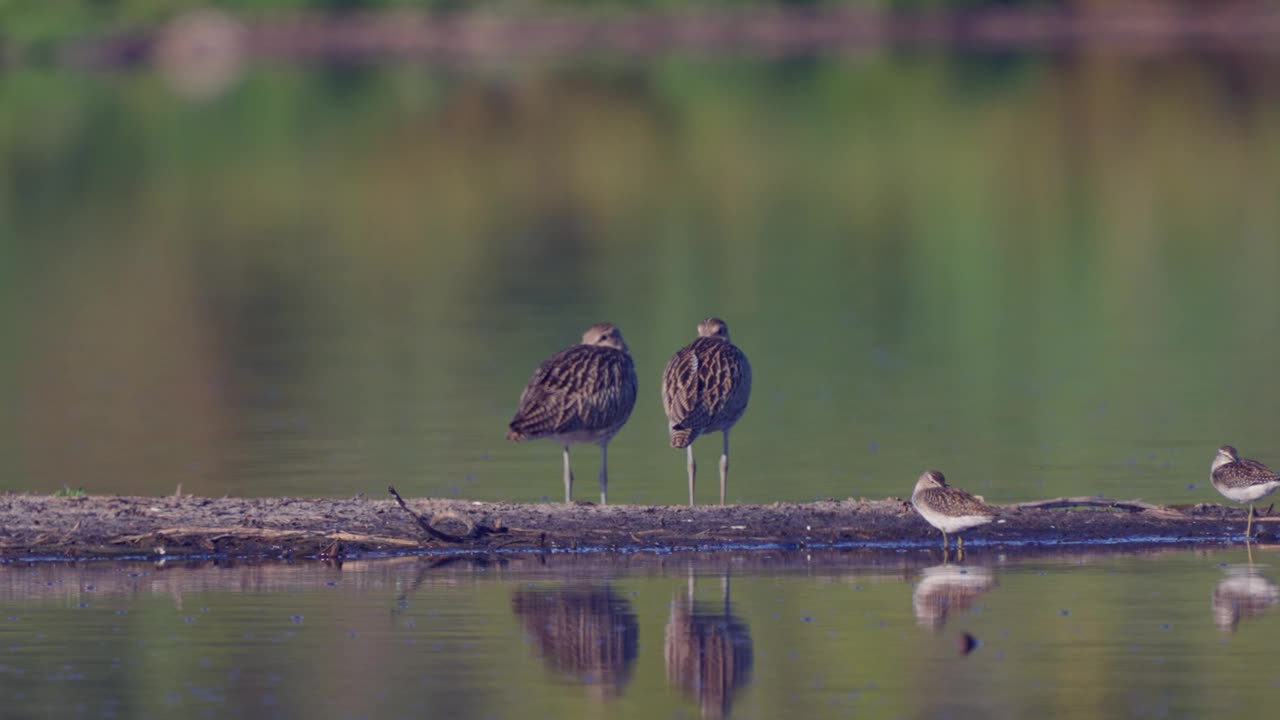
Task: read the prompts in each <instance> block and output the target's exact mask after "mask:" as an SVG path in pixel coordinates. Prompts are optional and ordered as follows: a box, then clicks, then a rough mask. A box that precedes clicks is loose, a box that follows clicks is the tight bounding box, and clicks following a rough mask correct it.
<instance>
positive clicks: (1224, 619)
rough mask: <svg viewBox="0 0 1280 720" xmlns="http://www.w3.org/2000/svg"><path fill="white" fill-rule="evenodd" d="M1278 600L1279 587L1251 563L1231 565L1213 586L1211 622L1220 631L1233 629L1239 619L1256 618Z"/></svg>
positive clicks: (1279, 600) (1231, 630)
mask: <svg viewBox="0 0 1280 720" xmlns="http://www.w3.org/2000/svg"><path fill="white" fill-rule="evenodd" d="M1277 602H1280V587H1277V586H1276V584H1275V583H1273V582H1271V581H1270V580H1268V579H1267V578H1265V577H1263V576H1262V574H1261V573H1259V572H1258V568H1256V567H1254V566H1253V565H1232V566H1230V567H1228V568H1227V569H1226V577H1224V578H1222V580H1219V581H1218V585H1217V586H1216V587H1214V589H1213V621H1214V622H1215V623H1216V624H1217V625H1218V629H1219V630H1222V631H1223V632H1235V631H1236V626H1237V625H1239V624H1240V621H1241V620H1244V619H1246V618H1252V617H1257V616H1259V615H1261V614H1263V613H1264V612H1266V611H1267V610H1268V609H1269V608H1270V607H1271V606H1272V605H1275V604H1276V603H1277Z"/></svg>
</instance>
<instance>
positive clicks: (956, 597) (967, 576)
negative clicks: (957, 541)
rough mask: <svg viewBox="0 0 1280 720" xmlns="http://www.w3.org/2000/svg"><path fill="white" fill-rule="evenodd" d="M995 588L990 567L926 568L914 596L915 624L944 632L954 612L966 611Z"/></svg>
mask: <svg viewBox="0 0 1280 720" xmlns="http://www.w3.org/2000/svg"><path fill="white" fill-rule="evenodd" d="M995 586H996V581H995V576H994V575H993V574H992V573H991V569H990V568H986V567H982V566H981V565H949V564H945V563H944V564H942V565H934V566H933V567H929V568H925V569H924V572H923V573H922V574H921V577H920V582H918V583H916V590H915V592H914V593H913V594H912V596H911V605H912V607H913V608H914V609H915V613H916V622H917V623H918V624H920V625H922V626H924V627H931V628H933V629H935V630H941V629H942V628H943V626H945V625H946V624H947V617H948V616H949V615H950V614H951V613H952V612H964V611H965V610H968V609H969V608H970V607H972V606H973V601H974V598H976V597H978V596H979V595H981V594H983V593H985V592H987V591H989V590H991V589H992V588H993V587H995Z"/></svg>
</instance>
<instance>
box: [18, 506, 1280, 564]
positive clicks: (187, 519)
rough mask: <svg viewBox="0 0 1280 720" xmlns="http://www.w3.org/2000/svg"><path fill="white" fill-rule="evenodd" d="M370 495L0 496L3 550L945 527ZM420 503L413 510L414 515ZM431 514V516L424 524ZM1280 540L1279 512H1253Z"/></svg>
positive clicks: (895, 518) (1193, 534)
mask: <svg viewBox="0 0 1280 720" xmlns="http://www.w3.org/2000/svg"><path fill="white" fill-rule="evenodd" d="M406 503H407V508H408V510H411V511H412V512H409V511H407V510H406V509H405V508H401V507H400V506H398V505H397V503H396V501H395V500H374V499H369V498H352V499H343V500H338V499H326V498H204V497H191V496H182V497H96V496H89V497H71V498H66V497H50V496H37V495H16V494H10V495H3V496H0V558H3V559H9V560H12V559H19V558H23V559H57V558H84V557H164V556H192V555H194V556H227V557H320V558H325V557H353V556H360V555H369V554H398V553H420V552H457V551H464V552H500V551H513V550H520V551H544V552H553V551H567V550H579V551H583V550H613V551H663V550H687V549H718V548H751V547H774V548H776V547H783V548H796V547H811V548H820V547H831V546H844V547H857V546H869V547H870V546H878V547H892V546H901V547H912V546H919V545H924V544H927V543H940V536H939V534H938V533H937V531H935V530H934V529H933V528H931V527H929V526H928V525H927V524H926V523H925V522H924V521H923V520H922V519H921V518H920V517H919V516H918V515H916V514H915V513H914V512H913V511H912V509H911V506H910V504H909V503H907V502H905V501H903V500H901V499H896V498H890V499H886V500H874V501H869V500H853V499H850V500H828V501H822V502H812V503H798V504H793V503H775V504H771V505H731V506H726V507H720V506H713V505H708V506H699V507H694V508H689V507H681V506H641V505H610V506H608V507H599V506H595V505H590V504H574V505H564V504H559V503H541V504H508V503H486V502H474V501H467V500H440V499H418V500H414V499H409V500H407V501H406ZM1245 514H1246V510H1244V509H1241V508H1237V507H1226V506H1222V505H1211V504H1202V505H1192V506H1161V505H1148V504H1145V503H1137V502H1129V503H1118V502H1113V501H1108V500H1102V499H1097V498H1075V499H1058V500H1049V501H1043V502H1039V503H1023V504H1020V505H1013V506H1006V507H1004V508H1002V512H1001V515H1000V517H999V519H998V520H997V521H996V522H995V523H992V524H991V525H988V526H985V527H982V528H978V529H975V530H972V531H969V532H968V533H966V539H967V544H968V545H969V546H971V547H972V546H982V545H987V546H992V545H996V546H998V545H1011V546H1012V545H1029V544H1030V545H1037V544H1040V545H1061V544H1069V543H1090V544H1117V545H1126V544H1129V545H1132V544H1152V543H1160V544H1165V543H1183V542H1185V543H1195V542H1212V541H1220V542H1228V541H1235V542H1239V541H1240V540H1241V539H1242V533H1243V531H1244V522H1245ZM415 516H416V517H415ZM428 526H429V527H428ZM1254 529H1255V534H1256V535H1257V537H1258V539H1259V540H1262V541H1267V542H1273V541H1275V540H1276V538H1277V531H1278V530H1280V517H1277V518H1272V517H1262V518H1259V519H1257V520H1255V522H1254Z"/></svg>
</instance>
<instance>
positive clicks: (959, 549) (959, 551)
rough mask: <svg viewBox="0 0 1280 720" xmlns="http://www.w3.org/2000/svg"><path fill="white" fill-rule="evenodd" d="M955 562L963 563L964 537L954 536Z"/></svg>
mask: <svg viewBox="0 0 1280 720" xmlns="http://www.w3.org/2000/svg"><path fill="white" fill-rule="evenodd" d="M956 561H957V562H964V536H963V535H957V536H956Z"/></svg>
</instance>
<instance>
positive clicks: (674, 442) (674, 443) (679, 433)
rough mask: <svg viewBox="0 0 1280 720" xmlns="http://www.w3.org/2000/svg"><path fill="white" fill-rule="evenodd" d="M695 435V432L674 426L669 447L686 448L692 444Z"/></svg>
mask: <svg viewBox="0 0 1280 720" xmlns="http://www.w3.org/2000/svg"><path fill="white" fill-rule="evenodd" d="M696 435H697V431H695V430H690V429H688V428H682V427H680V426H678V425H677V426H676V427H673V428H671V447H673V448H687V447H689V446H690V445H692V444H693V438H694V437H695V436H696Z"/></svg>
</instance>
